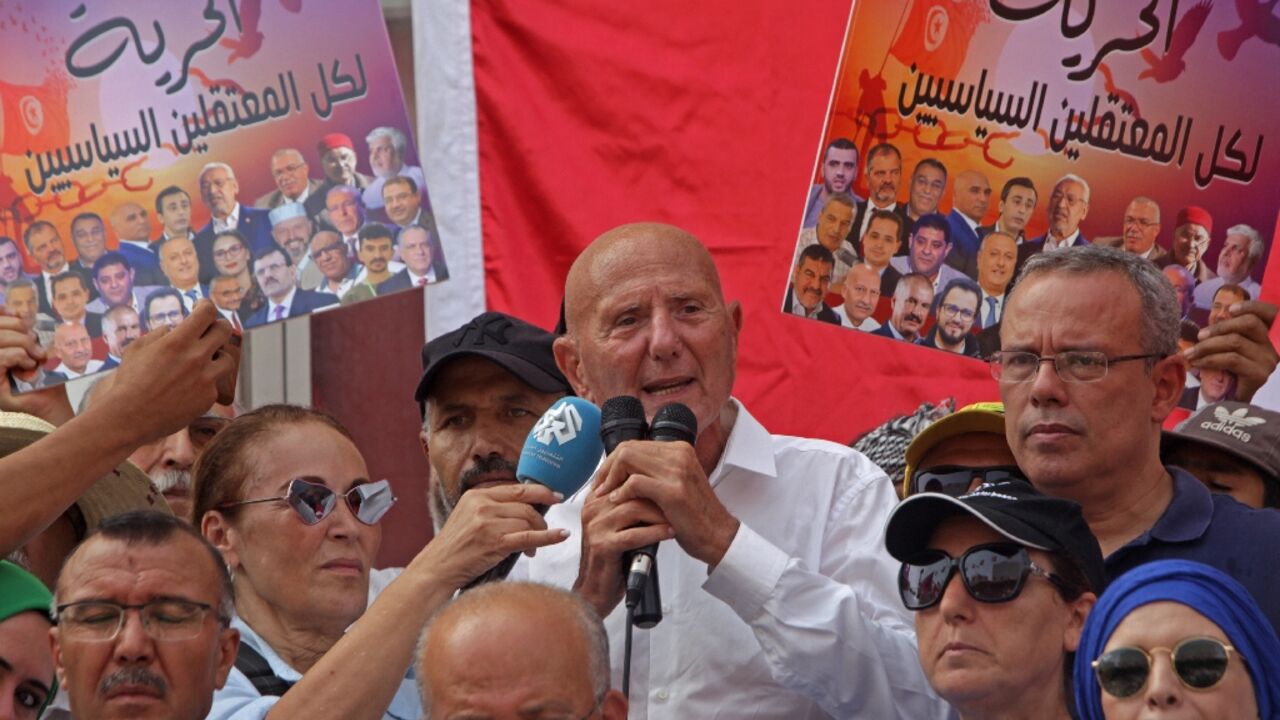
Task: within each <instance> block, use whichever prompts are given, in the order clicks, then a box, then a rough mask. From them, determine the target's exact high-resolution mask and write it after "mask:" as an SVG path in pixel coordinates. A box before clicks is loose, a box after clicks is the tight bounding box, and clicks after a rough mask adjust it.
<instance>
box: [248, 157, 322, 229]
mask: <svg viewBox="0 0 1280 720" xmlns="http://www.w3.org/2000/svg"><path fill="white" fill-rule="evenodd" d="M271 177H272V178H273V179H274V180H275V181H276V189H275V190H273V191H271V192H269V193H267V194H266V195H263V196H262V197H260V198H258V199H257V201H255V202H254V203H253V206H254V207H258V208H263V209H264V210H271V209H273V208H277V207H280V206H281V205H285V204H287V203H299V204H301V205H302V206H303V207H305V208H306V210H307V215H308V216H309V217H312V218H315V217H318V216H319V215H320V213H322V212H324V194H323V193H322V192H321V190H320V186H321V185H323V184H324V183H322V182H321V181H319V180H312V179H311V168H310V167H308V166H307V160H306V158H304V157H302V153H301V152H300V151H298V150H296V149H294V148H282V149H280V150H277V151H275V152H274V153H272V154H271Z"/></svg>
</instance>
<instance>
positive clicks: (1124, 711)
mask: <svg viewBox="0 0 1280 720" xmlns="http://www.w3.org/2000/svg"><path fill="white" fill-rule="evenodd" d="M1075 693H1076V707H1077V709H1078V710H1079V713H1080V717H1081V718H1082V720H1103V719H1104V718H1105V719H1106V720H1123V719H1125V718H1136V717H1138V716H1139V714H1140V713H1143V712H1144V711H1147V712H1150V711H1153V710H1154V711H1157V712H1160V711H1163V712H1174V711H1176V712H1177V713H1178V714H1179V716H1180V717H1201V718H1206V719H1210V718H1212V719H1219V718H1242V719H1244V718H1263V720H1274V719H1275V718H1280V638H1277V636H1276V631H1275V628H1273V627H1272V625H1271V623H1270V622H1268V621H1267V618H1266V616H1265V615H1263V614H1262V611H1261V610H1260V609H1259V608H1258V604H1257V602H1255V601H1254V599H1253V597H1252V596H1250V595H1249V593H1248V591H1247V590H1245V589H1244V587H1243V586H1241V585H1240V583H1238V582H1236V581H1235V580H1234V579H1232V578H1231V577H1230V576H1228V575H1226V574H1224V573H1222V572H1220V571H1218V570H1216V569H1214V568H1211V567H1209V566H1208V565H1202V564H1200V563H1195V562H1189V561H1186V560H1160V561H1157V562H1153V563H1149V564H1147V565H1142V566H1139V567H1137V568H1134V569H1133V570H1131V571H1129V572H1128V573H1125V574H1124V575H1122V576H1120V577H1119V578H1117V579H1116V581H1115V582H1113V583H1111V586H1110V587H1108V588H1107V591H1106V592H1105V593H1103V594H1102V597H1100V598H1098V604H1097V605H1095V606H1094V608H1093V611H1092V612H1091V613H1090V614H1089V619H1088V620H1087V621H1086V622H1085V626H1084V632H1083V635H1082V637H1081V638H1080V648H1079V650H1078V651H1077V652H1076V659H1075Z"/></svg>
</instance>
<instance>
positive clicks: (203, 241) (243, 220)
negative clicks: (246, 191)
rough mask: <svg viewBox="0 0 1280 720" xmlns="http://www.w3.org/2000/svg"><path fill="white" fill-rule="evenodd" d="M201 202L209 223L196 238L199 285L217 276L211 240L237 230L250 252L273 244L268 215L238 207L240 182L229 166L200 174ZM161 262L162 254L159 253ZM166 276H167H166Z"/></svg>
mask: <svg viewBox="0 0 1280 720" xmlns="http://www.w3.org/2000/svg"><path fill="white" fill-rule="evenodd" d="M199 180H200V199H201V200H202V201H204V204H205V207H207V208H209V215H210V218H209V223H208V224H207V225H205V226H204V227H203V228H201V229H200V231H199V232H197V233H196V236H195V240H194V243H195V249H196V253H197V256H198V257H199V259H200V264H199V270H200V282H202V283H207V282H209V280H210V279H212V278H213V276H214V275H216V274H217V266H216V265H214V262H213V240H214V238H215V237H217V236H218V233H221V232H223V231H225V230H239V231H240V234H241V235H243V236H244V238H245V239H246V240H248V241H249V249H250V250H251V251H253V252H257V251H259V250H262V249H264V248H266V247H268V246H271V245H273V244H274V242H275V241H274V240H272V238H271V221H270V219H269V217H268V214H267V211H266V210H263V209H261V208H251V207H245V206H243V205H241V204H240V201H239V200H238V199H237V196H238V195H239V194H240V182H239V181H238V180H236V174H235V171H234V170H232V169H231V166H230V165H228V164H226V163H221V162H211V163H209V164H207V165H205V166H204V167H203V168H202V169H201V170H200V177H199ZM158 254H159V255H160V256H161V259H162V260H163V257H164V254H163V252H159V253H158ZM165 274H166V275H167V274H168V273H165Z"/></svg>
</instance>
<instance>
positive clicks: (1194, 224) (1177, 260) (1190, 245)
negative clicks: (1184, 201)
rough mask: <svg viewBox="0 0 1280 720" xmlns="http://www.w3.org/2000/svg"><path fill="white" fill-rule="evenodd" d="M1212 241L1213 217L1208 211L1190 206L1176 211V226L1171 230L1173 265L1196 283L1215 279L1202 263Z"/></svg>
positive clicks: (1206, 264)
mask: <svg viewBox="0 0 1280 720" xmlns="http://www.w3.org/2000/svg"><path fill="white" fill-rule="evenodd" d="M1212 239H1213V216H1212V215H1210V214H1209V211H1208V210H1205V209H1204V208H1202V207H1199V206H1196V205H1190V206H1187V207H1184V208H1182V209H1181V210H1179V211H1178V220H1177V224H1176V225H1174V230H1173V245H1172V250H1173V252H1172V260H1173V264H1175V265H1180V266H1182V267H1184V268H1186V269H1187V272H1189V273H1191V277H1193V278H1195V280H1196V282H1197V283H1203V282H1208V281H1209V280H1212V279H1214V278H1215V277H1217V275H1216V274H1214V272H1213V271H1212V270H1210V269H1209V264H1208V263H1206V262H1205V261H1204V254H1205V252H1206V251H1207V250H1208V249H1209V243H1210V242H1212Z"/></svg>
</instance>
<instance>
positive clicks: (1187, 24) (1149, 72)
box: [1138, 0, 1274, 83]
mask: <svg viewBox="0 0 1280 720" xmlns="http://www.w3.org/2000/svg"><path fill="white" fill-rule="evenodd" d="M1272 1H1273V2H1274V0H1272ZM1211 9H1213V5H1211V4H1210V3H1209V1H1208V0H1202V2H1199V3H1196V4H1195V5H1193V6H1192V7H1191V9H1190V10H1188V11H1187V12H1186V13H1185V14H1184V15H1183V16H1182V19H1181V20H1178V24H1177V25H1174V27H1173V39H1172V41H1170V43H1169V50H1168V51H1167V52H1166V53H1165V54H1164V56H1162V57H1159V58H1157V57H1156V54H1155V53H1153V52H1151V50H1150V49H1148V48H1143V49H1142V53H1141V54H1142V59H1143V60H1145V61H1146V63H1147V65H1148V66H1149V67H1147V68H1146V69H1145V70H1143V71H1142V72H1140V73H1138V79H1139V80H1142V79H1143V78H1153V79H1154V80H1155V81H1156V82H1158V83H1167V82H1169V81H1170V80H1173V79H1174V78H1176V77H1178V76H1179V75H1181V74H1182V71H1183V70H1186V69H1187V63H1186V62H1185V61H1183V59H1182V58H1183V57H1184V56H1185V55H1186V54H1187V51H1188V50H1190V49H1191V46H1192V45H1194V44H1195V42H1196V37H1197V36H1198V35H1199V34H1200V28H1202V27H1204V21H1205V20H1206V19H1207V18H1208V17H1209V11H1210V10H1211Z"/></svg>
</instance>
